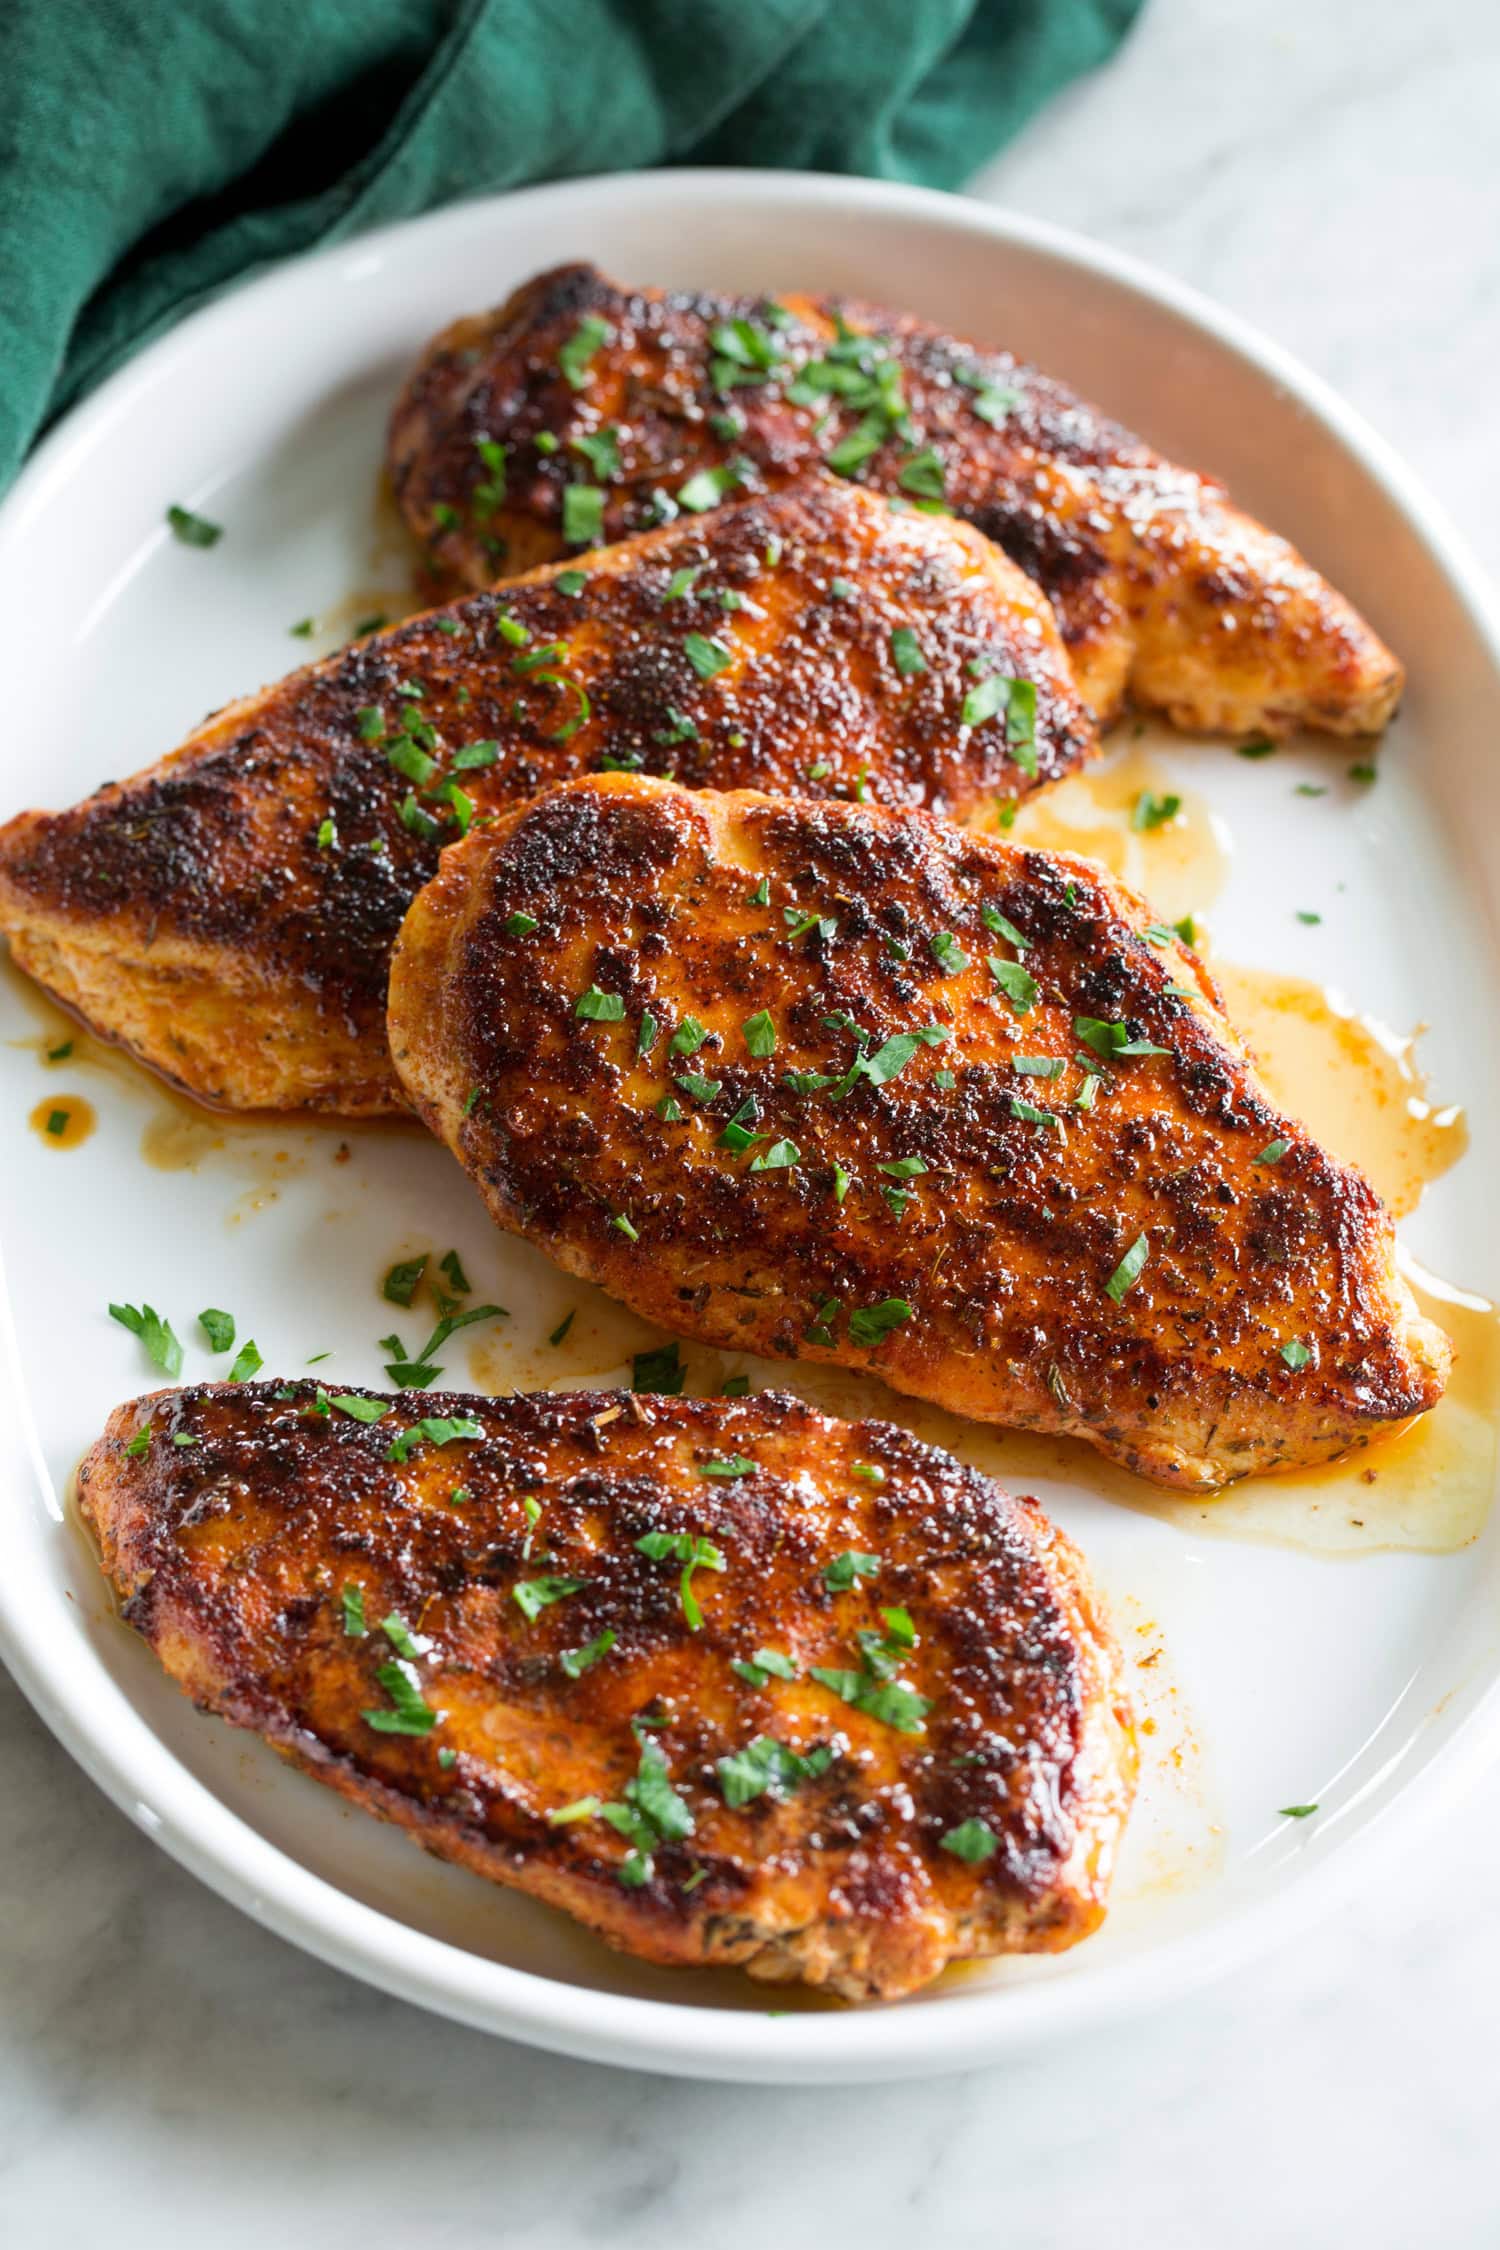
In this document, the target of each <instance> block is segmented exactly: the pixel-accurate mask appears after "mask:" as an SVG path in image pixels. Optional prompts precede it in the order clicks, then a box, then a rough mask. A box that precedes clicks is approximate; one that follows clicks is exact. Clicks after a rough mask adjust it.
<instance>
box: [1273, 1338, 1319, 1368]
mask: <svg viewBox="0 0 1500 2250" xmlns="http://www.w3.org/2000/svg"><path fill="white" fill-rule="evenodd" d="M1281 1356H1282V1358H1283V1359H1284V1360H1285V1361H1286V1363H1287V1366H1288V1367H1290V1368H1291V1370H1292V1372H1293V1374H1296V1373H1297V1372H1298V1371H1299V1369H1301V1368H1304V1367H1305V1366H1306V1365H1307V1363H1308V1361H1309V1360H1310V1359H1311V1358H1312V1353H1311V1352H1310V1351H1309V1349H1308V1347H1307V1345H1306V1344H1304V1343H1302V1342H1301V1341H1300V1340H1299V1339H1298V1338H1297V1337H1295V1336H1294V1337H1292V1339H1291V1341H1290V1342H1289V1343H1285V1344H1283V1345H1282V1347H1281Z"/></svg>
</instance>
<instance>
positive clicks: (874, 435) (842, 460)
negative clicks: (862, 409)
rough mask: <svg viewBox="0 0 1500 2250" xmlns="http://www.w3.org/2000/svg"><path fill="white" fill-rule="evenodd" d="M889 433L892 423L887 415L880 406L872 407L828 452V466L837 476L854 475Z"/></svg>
mask: <svg viewBox="0 0 1500 2250" xmlns="http://www.w3.org/2000/svg"><path fill="white" fill-rule="evenodd" d="M889 434H890V423H889V420H888V418H887V416H886V415H885V414H884V413H883V412H882V411H881V410H880V409H879V408H874V409H872V411H871V412H870V413H868V414H866V415H864V416H863V417H862V418H861V419H860V421H859V422H857V423H856V424H855V426H854V428H853V429H852V430H851V431H850V432H849V433H848V435H847V436H846V437H842V438H840V440H839V442H838V444H837V445H836V446H834V447H833V448H832V450H831V451H830V452H829V453H828V455H827V457H826V458H827V464H828V467H829V468H830V469H832V470H833V472H834V474H835V476H840V477H852V476H853V475H854V473H855V471H856V470H857V469H862V468H863V467H864V465H865V463H866V462H867V461H868V460H869V459H870V457H871V455H872V454H875V453H878V452H879V451H880V448H881V447H882V445H884V443H885V441H886V438H887V437H888V435H889Z"/></svg>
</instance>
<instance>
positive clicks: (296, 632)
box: [287, 617, 318, 641]
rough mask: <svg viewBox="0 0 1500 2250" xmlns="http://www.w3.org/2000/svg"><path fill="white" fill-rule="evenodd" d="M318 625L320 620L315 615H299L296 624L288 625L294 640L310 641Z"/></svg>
mask: <svg viewBox="0 0 1500 2250" xmlns="http://www.w3.org/2000/svg"><path fill="white" fill-rule="evenodd" d="M317 627H318V621H317V619H316V618H315V617H299V618H298V620H297V622H296V624H295V625H288V627H287V631H288V632H289V633H290V634H291V636H292V638H293V640H297V641H310V640H311V639H312V637H313V634H314V633H315V632H316V631H317Z"/></svg>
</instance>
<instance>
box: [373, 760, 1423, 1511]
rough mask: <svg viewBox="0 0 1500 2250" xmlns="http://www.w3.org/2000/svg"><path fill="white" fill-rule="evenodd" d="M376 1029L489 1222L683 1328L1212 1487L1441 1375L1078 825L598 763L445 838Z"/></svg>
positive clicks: (1196, 973)
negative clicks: (784, 790)
mask: <svg viewBox="0 0 1500 2250" xmlns="http://www.w3.org/2000/svg"><path fill="white" fill-rule="evenodd" d="M390 1035H391V1047H392V1052H393V1055H394V1057H395V1061H396V1067H397V1069H398V1070H399V1071H400V1073H401V1076H402V1078H403V1080H404V1081H405V1083H406V1086H407V1088H408V1091H409V1093H410V1095H411V1097H412V1100H413V1102H414V1103H415V1105H416V1106H417V1108H418V1109H419V1110H420V1112H421V1114H422V1115H423V1117H424V1118H426V1120H427V1122H428V1123H429V1124H430V1125H431V1126H432V1128H433V1130H434V1131H435V1132H437V1133H438V1134H440V1135H441V1137H442V1138H443V1139H444V1140H446V1141H447V1142H448V1144H449V1145H450V1147H452V1148H453V1150H454V1151H455V1153H456V1154H457V1155H458V1157H459V1159H460V1161H461V1162H462V1163H463V1164H464V1166H465V1168H466V1169H467V1170H468V1172H469V1173H470V1175H471V1177H472V1178H473V1180H474V1181H475V1183H476V1185H477V1186H478V1188H479V1190H480V1192H481V1194H482V1195H483V1197H484V1199H485V1201H486V1203H487V1205H488V1207H489V1209H490V1211H491V1213H492V1215H493V1216H494V1217H495V1218H496V1219H497V1220H498V1221H499V1222H500V1224H501V1225H503V1226H506V1227H508V1228H510V1229H512V1230H513V1231H514V1232H516V1233H518V1234H522V1235H524V1236H525V1237H527V1239H528V1240H530V1241H532V1242H535V1243H537V1244H539V1245H540V1246H541V1247H542V1248H543V1249H545V1250H546V1251H547V1252H548V1253H549V1254H550V1255H551V1256H552V1257H554V1258H555V1259H557V1260H558V1262H559V1263H560V1264H562V1265H563V1266H565V1267H566V1268H567V1269H568V1270H570V1271H571V1272H574V1273H578V1274H583V1275H586V1276H588V1277H589V1278H590V1279H592V1280H595V1281H598V1282H600V1283H602V1284H603V1286H604V1287H605V1288H606V1289H608V1290H609V1291H610V1292H611V1293H612V1294H613V1295H614V1296H616V1297H619V1298H621V1299H623V1300H624V1301H625V1303H627V1304H628V1305H630V1306H631V1307H632V1308H633V1309H634V1310H635V1311H637V1312H639V1313H641V1314H644V1315H645V1316H646V1317H647V1318H648V1319H651V1320H653V1321H657V1322H659V1323H661V1324H663V1325H665V1326H667V1327H670V1328H673V1329H675V1330H677V1331H678V1332H679V1333H681V1334H683V1335H688V1336H693V1337H698V1338H702V1339H703V1340H705V1341H707V1342H710V1343H713V1344H717V1345H721V1346H727V1347H730V1348H739V1349H744V1350H749V1351H756V1352H763V1353H770V1354H777V1355H780V1356H782V1357H786V1358H797V1357H802V1358H810V1359H814V1360H820V1359H821V1360H835V1361H838V1362H841V1363H843V1364H846V1365H849V1366H854V1367H859V1368H866V1369H869V1370H870V1371H871V1372H872V1373H875V1374H878V1375H881V1376H883V1377H884V1378H885V1380H886V1381H887V1382H888V1383H890V1384H892V1385H893V1386H894V1387H895V1388H896V1389H898V1390H903V1391H909V1392H912V1393H914V1394H916V1395H917V1396H920V1397H924V1398H929V1399H933V1400H936V1401H937V1402H938V1403H940V1404H941V1405H944V1406H946V1407H949V1408H951V1409H952V1410H954V1411H955V1412H957V1413H961V1414H966V1415H970V1416H973V1417H975V1418H976V1419H979V1420H988V1421H998V1422H1005V1423H1009V1424H1013V1425H1016V1426H1019V1427H1024V1428H1033V1429H1042V1430H1052V1431H1061V1432H1065V1433H1068V1434H1071V1435H1074V1436H1077V1437H1081V1438H1085V1439H1087V1440H1088V1441H1089V1442H1090V1443H1091V1444H1093V1445H1095V1446H1097V1447H1098V1448H1099V1449H1100V1450H1101V1451H1102V1452H1104V1453H1106V1454H1109V1455H1110V1456H1112V1457H1113V1458H1114V1459H1116V1460H1118V1461H1121V1462H1123V1463H1124V1464H1125V1465H1126V1466H1127V1467H1129V1468H1131V1469H1134V1470H1136V1471H1138V1472H1139V1473H1141V1474H1142V1475H1145V1476H1149V1477H1154V1478H1157V1479H1159V1480H1160V1481H1161V1482H1163V1483H1167V1484H1175V1485H1179V1486H1188V1487H1198V1488H1212V1487H1214V1486H1218V1485H1221V1484H1224V1483H1225V1482H1227V1481H1229V1480H1231V1479H1233V1478H1235V1477H1240V1476H1244V1475H1247V1474H1249V1473H1250V1472H1251V1471H1254V1470H1266V1469H1277V1468H1288V1467H1292V1466H1294V1465H1299V1464H1303V1463H1310V1462H1315V1461H1319V1460H1322V1459H1325V1458H1327V1457H1329V1456H1331V1455H1334V1454H1337V1453H1340V1452H1342V1451H1344V1450H1346V1449H1347V1448H1349V1447H1352V1446H1356V1445H1359V1444H1361V1443H1363V1442H1365V1441H1367V1440H1369V1439H1371V1438H1375V1437H1378V1436H1380V1435H1381V1434H1382V1433H1384V1432H1386V1431H1389V1430H1390V1429H1391V1428H1392V1427H1393V1426H1395V1425H1397V1424H1399V1423H1401V1422H1402V1421H1403V1420H1405V1419H1406V1418H1408V1417H1410V1416H1412V1415H1414V1414H1418V1413H1420V1412H1422V1411H1423V1410H1424V1409H1426V1408H1427V1407H1430V1406H1431V1405H1433V1404H1434V1403H1435V1401H1436V1400H1437V1398H1438V1396H1439V1394H1440V1392H1441V1390H1442V1387H1443V1381H1444V1377H1445V1373H1446V1368H1447V1361H1448V1349H1447V1344H1446V1341H1445V1339H1444V1338H1443V1337H1442V1336H1441V1335H1440V1334H1439V1332H1438V1331H1437V1330H1436V1329H1435V1328H1434V1327H1432V1326H1431V1324H1430V1323H1427V1322H1425V1321H1423V1320H1421V1319H1420V1318H1418V1317H1417V1315H1416V1312H1415V1308H1414V1306H1413V1304H1412V1302H1411V1299H1410V1296H1409V1293H1408V1292H1407V1291H1406V1288H1405V1285H1404V1284H1403V1283H1402V1282H1401V1281H1400V1279H1399V1277H1398V1275H1397V1272H1396V1269H1395V1262H1394V1237H1393V1231H1392V1227H1391V1222H1390V1218H1389V1214H1388V1213H1387V1212H1386V1210H1385V1208H1384V1206H1383V1205H1382V1204H1381V1203H1380V1201H1379V1199H1378V1198H1377V1196H1376V1195H1375V1193H1374V1191H1373V1190H1372V1189H1371V1188H1370V1187H1369V1186H1368V1185H1367V1183H1366V1182H1365V1181H1364V1180H1363V1179H1361V1178H1360V1176H1359V1175H1358V1174H1357V1173H1355V1172H1353V1171H1351V1170H1349V1169H1348V1168H1347V1167H1345V1166H1343V1165H1341V1164H1339V1163H1338V1162H1336V1161H1335V1160H1334V1159H1333V1158H1332V1157H1330V1156H1328V1155H1327V1154H1326V1153H1325V1152H1324V1151H1323V1150H1322V1149H1320V1148H1319V1147H1318V1146H1317V1144H1316V1143H1315V1142H1314V1141H1313V1140H1312V1139H1311V1137H1310V1135H1309V1134H1308V1133H1307V1131H1306V1130H1305V1128H1303V1127H1302V1126H1300V1125H1299V1124H1297V1123H1296V1122H1295V1121H1293V1120H1292V1119H1290V1118H1287V1117H1285V1116H1283V1115H1280V1114H1279V1113H1278V1112H1277V1111H1276V1110H1275V1109H1274V1108H1273V1107H1272V1106H1271V1104H1270V1102H1269V1100H1268V1099H1267V1097H1266V1096H1265V1095H1264V1094H1263V1093H1262V1092H1261V1090H1260V1089H1259V1087H1258V1086H1257V1084H1256V1081H1255V1078H1254V1076H1253V1075H1252V1072H1251V1069H1250V1065H1249V1062H1248V1059H1247V1057H1246V1054H1245V1051H1244V1049H1243V1047H1242V1046H1241V1044H1240V1042H1239V1041H1238V1039H1237V1037H1236V1035H1235V1033H1234V1032H1233V1030H1232V1029H1231V1027H1230V1026H1229V1024H1228V1023H1227V1022H1226V1021H1225V1019H1224V1017H1223V1015H1222V1013H1221V1009H1220V1003H1219V996H1218V993H1217V989H1216V987H1215V986H1214V984H1213V982H1212V979H1211V978H1210V977H1209V975H1208V973H1207V971H1206V970H1205V969H1204V968H1203V966H1202V964H1201V963H1200V962H1198V961H1197V960H1196V959H1195V958H1194V956H1193V955H1192V954H1191V953H1190V952H1188V951H1187V950H1186V949H1185V948H1184V947H1183V946H1182V945H1181V944H1180V943H1179V942H1178V939H1177V936H1176V934H1175V932H1174V931H1173V930H1171V929H1168V928H1164V927H1161V926H1160V925H1157V924H1155V923H1153V921H1152V917H1151V912H1150V909H1149V908H1148V907H1147V906H1146V905H1145V904H1144V902H1143V901H1142V900H1140V899H1139V898H1137V897H1135V896H1134V895H1133V894H1131V893H1129V892H1127V891H1125V890H1124V889H1123V888H1122V887H1121V886H1119V885H1118V884H1116V883H1115V882H1114V881H1113V879H1112V878H1110V877H1109V876H1108V875H1106V874H1105V873H1104V871H1103V870H1102V869H1101V868H1099V867H1098V866H1096V865H1094V864H1093V863H1091V862H1089V861H1086V860H1074V859H1066V858H1055V857H1052V856H1050V855H1048V854H1045V853H1040V852H1034V851H1027V850H1025V849H1023V848H1021V847H1019V846H1015V845H1010V844H1006V843H1004V842H1001V841H996V840H991V839H980V838H978V837H973V836H965V835H964V834H962V833H961V832H959V831H958V830H956V829H954V828H952V827H951V826H949V825H947V824H946V823H943V822H940V821H934V820H931V819H929V818H927V817H926V816H924V815H921V814H893V813H887V812H882V811H879V810H877V809H876V808H873V807H863V806H857V805H810V804H793V803H782V804H778V803H775V802H773V801H772V800H770V799H768V798H764V797H759V796H756V795H752V794H748V793H746V794H740V795H733V796H723V795H716V794H711V793H704V794H699V795H693V794H690V793H689V792H687V791H686V790H682V789H678V788H674V787H673V786H672V785H671V784H669V783H663V782H653V781H646V780H642V779H638V778H633V777H626V776H618V775H616V776H608V777H602V778H599V779H594V780H588V781H582V782H576V783H573V784H570V785H568V786H566V787H564V788H562V789H559V790H557V791H555V792H553V793H552V794H550V795H549V796H547V797H545V798H542V799H539V800H537V801H536V802H535V803H534V804H533V805H531V806H530V807H528V808H526V809H524V810H522V811H521V812H519V813H516V814H513V815H510V816H508V817H507V818H506V819H505V820H503V821H501V822H499V823H497V824H496V826H495V827H494V828H493V829H491V830H489V831H487V832H486V833H485V834H483V835H477V834H476V835H475V836H472V837H471V838H470V839H469V840H468V842H467V843H465V844H463V845H461V846H457V847H455V848H454V849H453V850H452V851H451V852H449V853H448V854H447V855H446V857H445V859H444V861H443V865H442V868H441V870H440V872H439V875H438V877H437V879H436V881H435V882H434V883H432V884H431V885H429V887H428V888H427V889H426V890H425V891H424V892H423V893H422V895H421V897H420V898H419V899H418V900H417V902H416V904H415V906H414V907H413V908H412V911H411V913H410V915H409V916H408V918H407V922H406V926H405V928H404V930H403V933H402V937H401V941H400V943H399V945H398V947H397V951H396V957H395V961H394V964H393V969H392V978H391V1014H390Z"/></svg>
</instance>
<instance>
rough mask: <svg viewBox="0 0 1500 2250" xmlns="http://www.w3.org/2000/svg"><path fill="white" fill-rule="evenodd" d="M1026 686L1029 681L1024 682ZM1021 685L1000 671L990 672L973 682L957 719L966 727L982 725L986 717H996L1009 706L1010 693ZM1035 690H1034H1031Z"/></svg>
mask: <svg viewBox="0 0 1500 2250" xmlns="http://www.w3.org/2000/svg"><path fill="white" fill-rule="evenodd" d="M1026 684H1027V685H1028V686H1029V685H1030V682H1029V681H1028V682H1027V683H1026ZM1020 685H1021V682H1020V681H1019V680H1013V679H1008V678H1007V677H1006V676H1005V674H1004V673H1002V672H990V673H988V674H987V675H986V677H985V678H984V679H982V680H978V681H976V682H975V684H974V686H973V687H971V688H970V690H969V692H968V694H967V695H966V696H965V697H964V700H963V709H962V710H961V711H960V712H959V714H958V715H959V719H960V721H961V723H962V724H963V725H964V726H966V727H982V726H983V725H984V723H985V721H986V719H993V718H997V717H998V716H999V714H1000V713H1001V712H1002V711H1004V710H1006V709H1007V707H1008V706H1009V703H1010V700H1011V696H1012V693H1013V692H1014V690H1015V689H1016V688H1017V687H1019V686H1020ZM1033 692H1035V691H1033Z"/></svg>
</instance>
